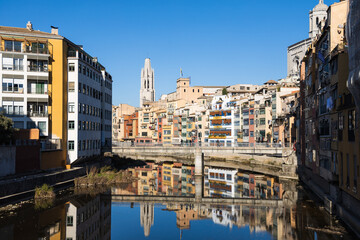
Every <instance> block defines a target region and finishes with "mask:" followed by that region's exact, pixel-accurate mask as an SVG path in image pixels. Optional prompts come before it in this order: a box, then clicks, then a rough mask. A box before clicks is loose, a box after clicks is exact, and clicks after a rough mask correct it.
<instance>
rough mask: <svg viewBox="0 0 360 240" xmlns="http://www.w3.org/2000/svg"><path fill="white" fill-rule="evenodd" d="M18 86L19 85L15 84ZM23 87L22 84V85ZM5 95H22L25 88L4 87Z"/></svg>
mask: <svg viewBox="0 0 360 240" xmlns="http://www.w3.org/2000/svg"><path fill="white" fill-rule="evenodd" d="M15 85H17V84H15ZM21 85H22V84H21ZM2 92H3V93H17V94H22V93H24V88H23V87H22V86H21V87H17V86H14V87H10V86H5V85H3V90H2Z"/></svg>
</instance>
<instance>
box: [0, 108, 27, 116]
mask: <svg viewBox="0 0 360 240" xmlns="http://www.w3.org/2000/svg"><path fill="white" fill-rule="evenodd" d="M0 112H3V113H4V115H5V116H8V117H23V116H24V112H23V111H8V110H6V109H4V110H2V111H0Z"/></svg>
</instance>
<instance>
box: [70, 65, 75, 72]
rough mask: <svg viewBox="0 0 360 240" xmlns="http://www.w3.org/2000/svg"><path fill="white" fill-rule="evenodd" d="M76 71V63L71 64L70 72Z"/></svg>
mask: <svg viewBox="0 0 360 240" xmlns="http://www.w3.org/2000/svg"><path fill="white" fill-rule="evenodd" d="M74 71H75V63H69V72H74Z"/></svg>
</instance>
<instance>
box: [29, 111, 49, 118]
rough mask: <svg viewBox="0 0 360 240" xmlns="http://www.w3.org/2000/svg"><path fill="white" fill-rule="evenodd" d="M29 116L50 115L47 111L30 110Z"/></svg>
mask: <svg viewBox="0 0 360 240" xmlns="http://www.w3.org/2000/svg"><path fill="white" fill-rule="evenodd" d="M27 116H28V117H48V112H47V111H28V112H27Z"/></svg>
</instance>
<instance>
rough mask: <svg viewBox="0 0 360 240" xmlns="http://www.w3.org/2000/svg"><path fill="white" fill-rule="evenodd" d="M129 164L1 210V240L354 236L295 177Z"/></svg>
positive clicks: (231, 170) (236, 170)
mask: <svg viewBox="0 0 360 240" xmlns="http://www.w3.org/2000/svg"><path fill="white" fill-rule="evenodd" d="M126 171H129V172H131V174H132V175H133V176H135V177H137V179H138V180H137V181H135V182H133V183H130V184H123V185H121V186H116V187H111V188H109V189H101V188H96V189H93V190H91V191H88V190H87V191H84V190H76V189H75V190H69V191H66V192H64V193H62V194H60V195H58V196H57V199H56V200H55V201H53V202H51V201H50V202H33V201H30V202H28V203H25V204H22V205H21V206H20V207H18V208H16V209H13V210H9V208H8V209H7V210H2V211H1V212H0V239H21V240H22V239H37V240H40V239H64V240H82V239H90V240H99V239H314V240H315V239H355V237H354V236H353V235H352V234H351V233H349V232H348V231H347V230H346V229H345V227H344V226H343V225H342V223H341V222H339V221H338V220H337V219H335V218H334V217H332V216H330V215H329V214H327V213H326V212H325V211H324V210H323V209H322V208H321V207H319V205H318V204H317V203H316V202H314V201H313V200H312V197H311V196H310V194H309V193H308V192H307V191H306V190H304V189H303V188H302V186H298V185H297V183H296V182H292V181H283V180H279V179H277V178H275V177H270V176H265V175H263V174H256V173H249V172H243V171H241V170H238V169H231V168H219V167H205V169H204V177H203V178H200V180H197V178H196V177H195V176H194V171H195V168H194V166H188V165H183V164H178V163H176V164H172V163H164V164H160V165H159V164H155V163H152V162H149V163H147V164H146V165H144V166H140V167H134V168H129V169H127V170H126ZM199 184H200V185H199ZM199 186H200V187H199ZM221 199H222V201H220V200H221ZM244 199H245V200H246V201H245V200H244ZM249 199H252V200H254V201H248V200H249Z"/></svg>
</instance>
